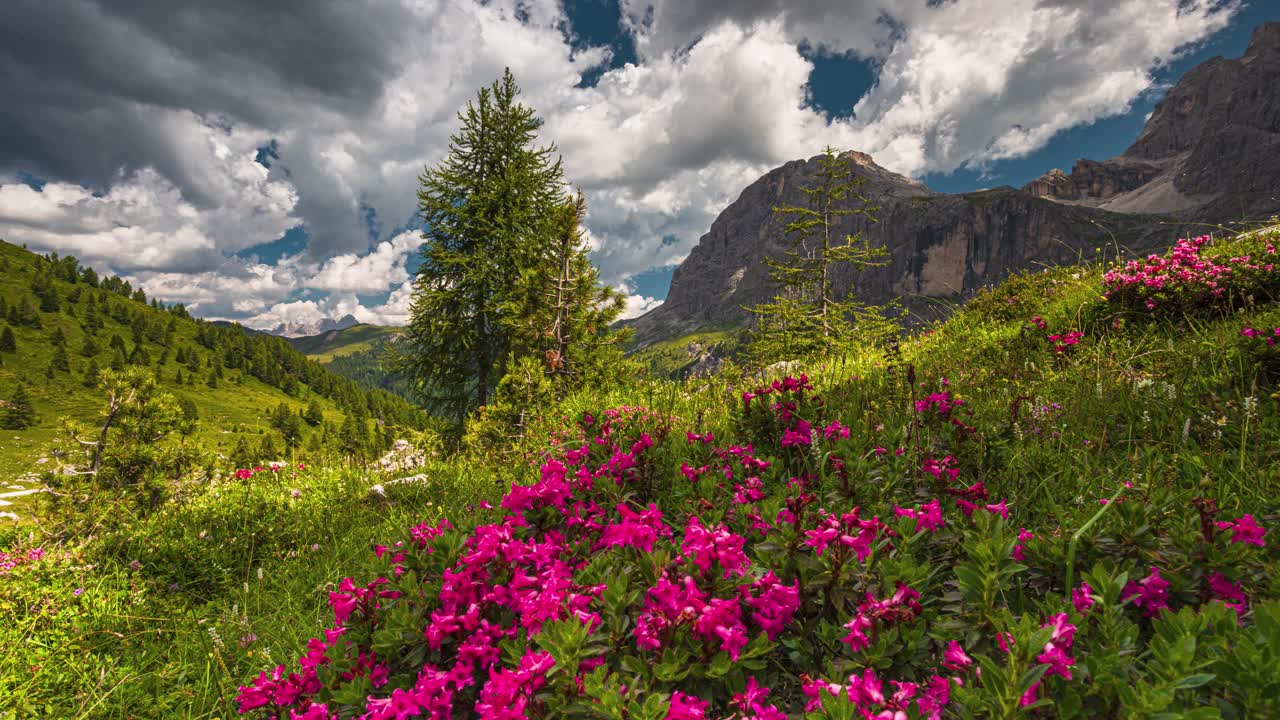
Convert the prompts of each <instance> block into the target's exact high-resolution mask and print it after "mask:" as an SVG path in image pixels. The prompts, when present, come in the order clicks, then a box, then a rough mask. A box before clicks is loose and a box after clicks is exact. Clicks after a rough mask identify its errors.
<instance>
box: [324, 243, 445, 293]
mask: <svg viewBox="0 0 1280 720" xmlns="http://www.w3.org/2000/svg"><path fill="white" fill-rule="evenodd" d="M421 244H422V236H421V234H419V233H417V232H403V233H400V234H399V235H397V236H395V237H394V238H392V239H390V240H387V241H384V242H381V243H379V244H378V246H377V247H376V248H375V249H374V250H373V252H371V253H369V254H367V255H363V256H360V255H356V254H353V253H352V254H346V255H338V256H337V257H332V258H329V259H328V260H326V261H325V263H324V265H322V266H321V267H320V270H319V271H318V272H316V274H315V275H313V276H311V277H310V278H308V279H307V280H306V282H305V285H306V287H309V288H315V289H318V290H331V291H335V292H346V293H360V294H365V295H372V294H376V293H383V292H386V291H387V287H388V286H389V285H395V284H400V283H403V282H404V281H405V280H408V279H409V273H408V272H406V271H405V261H406V260H408V257H409V254H410V253H412V252H413V251H415V250H417V249H418V246H419V245H421Z"/></svg>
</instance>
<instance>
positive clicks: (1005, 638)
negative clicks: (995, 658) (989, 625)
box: [996, 632, 1013, 653]
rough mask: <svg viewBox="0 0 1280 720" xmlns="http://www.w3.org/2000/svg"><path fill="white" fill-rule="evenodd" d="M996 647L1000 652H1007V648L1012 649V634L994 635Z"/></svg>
mask: <svg viewBox="0 0 1280 720" xmlns="http://www.w3.org/2000/svg"><path fill="white" fill-rule="evenodd" d="M996 645H997V646H998V647H999V648H1000V650H1001V652H1006V653H1007V652H1009V648H1011V647H1013V634H1012V633H1007V632H998V633H996Z"/></svg>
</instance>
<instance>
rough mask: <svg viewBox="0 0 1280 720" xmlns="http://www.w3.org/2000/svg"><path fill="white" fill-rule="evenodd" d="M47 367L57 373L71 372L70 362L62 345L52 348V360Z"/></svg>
mask: <svg viewBox="0 0 1280 720" xmlns="http://www.w3.org/2000/svg"><path fill="white" fill-rule="evenodd" d="M49 367H52V368H53V369H54V370H57V371H59V372H71V360H70V359H68V358H67V349H66V348H65V347H63V346H62V345H58V346H55V347H54V348H53V359H52V360H51V361H50V362H49Z"/></svg>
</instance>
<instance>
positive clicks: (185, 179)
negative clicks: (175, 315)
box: [0, 0, 1280, 328]
mask: <svg viewBox="0 0 1280 720" xmlns="http://www.w3.org/2000/svg"><path fill="white" fill-rule="evenodd" d="M1275 5H1276V4H1275V3H1269V2H1263V1H1262V0H1253V1H1252V2H1249V1H1247V0H981V1H980V0H865V1H863V2H857V3H853V2H848V0H487V1H485V2H479V1H476V0H359V1H355V0H221V1H220V2H218V3H208V2H206V0H109V1H108V0H97V1H95V0H6V1H5V2H4V3H0V94H2V95H3V97H4V98H5V102H4V104H2V105H0V238H3V239H5V240H7V241H9V242H13V243H18V244H25V245H26V246H27V247H29V248H31V249H32V250H37V251H40V252H57V253H59V254H62V255H67V254H70V255H75V256H76V257H78V258H80V259H81V261H82V262H84V263H86V264H89V265H91V266H93V267H94V268H95V269H97V270H98V271H99V272H106V273H114V274H119V275H121V276H123V277H126V278H127V279H129V280H130V281H131V282H133V283H134V284H135V285H138V286H141V287H142V288H143V289H145V290H146V292H147V294H148V295H151V296H153V297H158V298H160V299H162V300H166V301H169V302H182V303H185V304H186V305H187V307H188V308H190V309H191V310H192V312H193V313H194V314H196V315H198V316H201V317H206V318H217V319H229V320H236V321H238V322H242V323H244V324H246V325H248V326H251V327H265V328H270V327H274V326H275V325H277V324H279V323H282V322H314V321H316V320H318V319H320V318H324V317H333V318H337V317H341V316H343V315H347V314H353V315H355V316H356V317H357V319H359V320H361V321H364V322H374V323H379V324H403V323H405V322H406V321H407V320H408V317H409V304H410V299H411V296H412V276H413V272H414V270H415V269H416V267H417V253H418V247H419V244H420V235H419V231H418V227H417V226H416V222H415V218H414V215H415V211H416V194H415V193H416V191H417V187H418V177H419V175H420V174H421V173H422V172H423V170H424V169H425V168H427V167H429V166H432V165H434V164H436V163H438V162H439V161H440V160H441V159H442V158H443V157H444V156H445V154H446V153H447V151H448V141H449V135H450V133H452V132H454V131H455V130H456V129H457V112H458V110H459V109H461V108H462V107H463V106H464V105H465V104H466V102H467V101H468V100H471V99H473V98H474V97H475V93H476V91H477V90H478V89H479V88H480V87H481V86H484V85H487V84H490V83H492V82H493V81H494V80H495V79H497V78H498V77H499V76H500V75H501V74H502V71H503V68H504V67H510V68H511V69H512V71H513V72H514V74H515V76H516V80H517V82H518V83H519V84H520V86H521V89H522V94H521V96H520V97H521V101H522V102H524V103H525V104H527V105H529V106H530V107H531V108H533V109H534V111H535V112H536V113H537V115H538V117H539V118H541V119H542V120H543V121H544V125H543V127H542V128H541V132H540V140H541V141H542V142H543V143H544V144H545V143H554V144H555V145H556V147H557V149H558V152H559V153H560V155H561V156H562V157H563V160H564V167H565V173H566V178H567V180H568V181H569V182H570V183H572V184H573V185H574V186H575V187H578V188H581V189H582V191H583V192H584V193H585V195H586V198H587V208H588V210H587V217H586V221H585V224H586V231H587V237H588V240H589V242H590V243H591V246H592V258H593V260H594V261H595V263H596V265H597V266H598V267H599V268H600V271H601V276H602V279H603V280H604V281H605V282H607V283H609V284H610V285H612V286H614V287H616V288H618V289H619V290H621V291H623V292H624V293H626V295H627V296H628V303H627V314H628V315H629V316H634V315H638V314H640V313H643V312H645V311H647V310H648V309H651V308H653V307H656V306H657V305H658V304H660V303H661V302H662V299H663V298H664V297H665V296H666V292H667V287H668V285H669V283H670V278H671V272H672V269H673V268H674V267H675V266H676V265H678V264H679V262H680V261H681V260H683V259H684V258H685V257H686V256H687V255H688V253H689V251H690V249H691V248H692V247H693V246H694V245H696V244H697V242H698V239H699V237H701V236H702V235H703V234H704V233H706V232H707V230H708V229H709V227H710V225H711V222H712V221H713V220H714V219H715V217H716V216H717V215H718V214H719V213H720V212H721V211H722V210H723V209H724V208H725V207H726V206H728V205H729V204H730V203H731V202H732V201H733V200H734V199H736V198H737V196H738V195H739V193H741V191H742V190H743V189H744V188H745V187H746V186H747V185H749V184H750V183H751V182H753V181H754V180H755V179H757V178H758V177H759V176H760V175H762V174H764V173H765V172H767V171H768V170H770V169H772V168H773V167H776V166H778V165H781V164H782V163H785V162H787V161H789V160H794V159H797V158H805V157H810V156H812V155H814V154H817V153H818V152H820V151H821V150H822V148H823V147H825V146H828V145H831V146H835V147H837V148H840V149H855V150H861V151H863V152H866V153H869V154H870V155H872V157H873V158H874V159H875V160H876V162H878V163H879V164H880V165H883V166H884V167H886V168H889V169H890V170H893V171H896V172H899V173H902V174H904V175H909V176H911V177H915V178H918V179H921V180H923V181H924V182H925V183H926V184H928V185H929V186H930V187H932V188H934V189H936V190H941V191H945V192H966V191H970V190H976V189H980V188H984V187H994V186H998V185H1006V184H1007V185H1013V186H1020V185H1022V184H1024V183H1025V182H1027V181H1028V180H1031V179H1033V178H1035V177H1037V176H1039V175H1041V174H1042V173H1044V172H1046V171H1048V170H1049V169H1050V168H1054V167H1058V168H1063V169H1065V170H1069V169H1070V167H1071V165H1072V164H1073V163H1074V162H1075V160H1076V159H1077V158H1081V157H1089V158H1094V159H1105V158H1107V157H1111V156H1114V155H1117V154H1119V153H1120V152H1122V151H1123V150H1124V148H1125V147H1126V146H1127V145H1128V144H1129V143H1130V142H1131V141H1132V140H1133V139H1134V138H1135V137H1136V135H1137V133H1138V131H1139V130H1140V129H1141V127H1142V124H1143V122H1144V120H1145V118H1146V117H1147V115H1148V114H1149V113H1150V112H1151V109H1152V108H1153V107H1154V105H1155V103H1156V102H1157V101H1158V100H1159V99H1160V97H1161V94H1162V93H1163V91H1164V90H1165V89H1166V88H1168V87H1169V86H1170V85H1171V84H1172V83H1174V82H1176V80H1177V78H1178V77H1179V76H1180V75H1181V74H1182V73H1183V72H1185V71H1186V70H1187V69H1188V68H1190V67H1192V66H1193V65H1195V64H1196V63H1198V62H1200V61H1202V60H1204V59H1207V58H1208V57H1212V56H1214V55H1224V56H1226V57H1238V56H1239V55H1240V54H1241V53H1242V52H1243V51H1244V49H1245V47H1246V46H1247V44H1248V39H1249V36H1250V33H1251V32H1252V30H1253V28H1254V27H1255V26H1257V25H1258V24H1259V23H1261V22H1264V21H1268V20H1280V8H1275V9H1272V8H1274V7H1275Z"/></svg>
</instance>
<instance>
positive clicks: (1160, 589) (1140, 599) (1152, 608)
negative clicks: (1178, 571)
mask: <svg viewBox="0 0 1280 720" xmlns="http://www.w3.org/2000/svg"><path fill="white" fill-rule="evenodd" d="M1129 598H1135V599H1134V601H1133V604H1134V605H1137V606H1138V607H1140V608H1143V613H1144V614H1145V615H1146V616H1147V617H1155V616H1157V615H1159V614H1160V611H1161V610H1167V609H1168V608H1169V581H1168V580H1165V579H1164V578H1162V577H1160V568H1157V567H1154V566H1153V567H1152V568H1151V573H1150V574H1149V575H1147V576H1146V577H1145V578H1143V579H1142V580H1130V581H1129V583H1128V584H1127V585H1125V586H1124V590H1122V591H1121V592H1120V599H1121V600H1128V599H1129Z"/></svg>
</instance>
